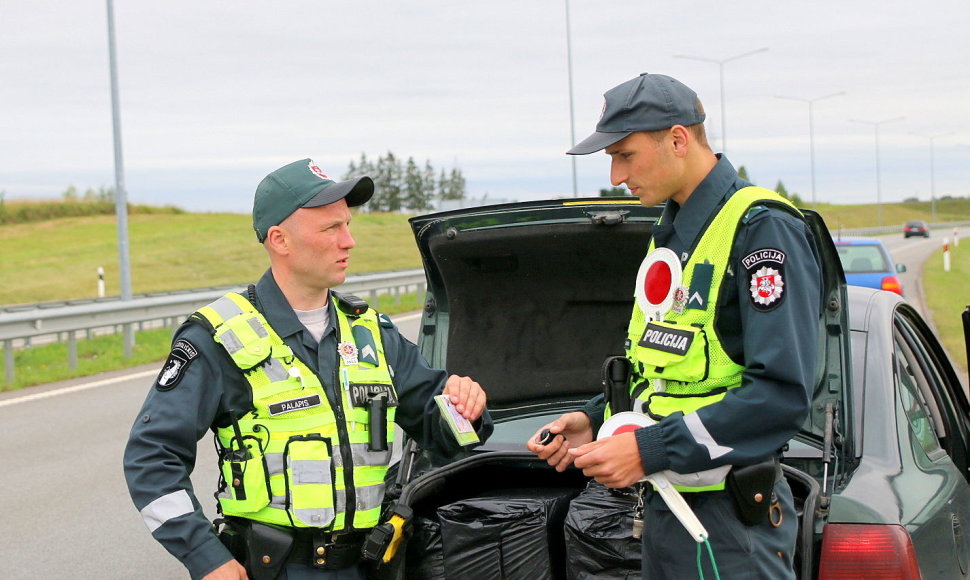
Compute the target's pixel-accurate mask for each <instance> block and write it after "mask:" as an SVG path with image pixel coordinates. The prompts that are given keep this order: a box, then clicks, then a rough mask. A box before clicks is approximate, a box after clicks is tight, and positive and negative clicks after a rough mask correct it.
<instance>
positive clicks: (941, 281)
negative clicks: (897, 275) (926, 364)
mask: <svg viewBox="0 0 970 580" xmlns="http://www.w3.org/2000/svg"><path fill="white" fill-rule="evenodd" d="M967 280H970V240H964V241H963V245H962V246H956V245H953V244H952V243H951V245H950V271H949V272H944V271H943V248H942V247H941V248H940V249H938V250H937V251H936V252H934V253H933V255H932V256H930V258H929V260H927V261H926V264H925V265H924V266H923V294H924V296H925V300H926V307H927V308H928V309H929V310H930V316H931V317H932V319H933V325H934V326H935V327H936V333H937V335H938V336H939V337H940V340H941V341H942V342H943V346H945V347H946V350H947V351H948V352H949V353H950V357H951V358H952V359H953V362H954V363H955V364H956V366H957V367H959V369H958V372H961V373H962V374H963V376H966V374H967V350H966V346H965V345H964V340H963V321H962V317H961V315H962V313H963V311H964V310H965V309H966V307H967V306H968V305H970V295H968V294H967Z"/></svg>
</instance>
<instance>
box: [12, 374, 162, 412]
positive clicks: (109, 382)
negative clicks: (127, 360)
mask: <svg viewBox="0 0 970 580" xmlns="http://www.w3.org/2000/svg"><path fill="white" fill-rule="evenodd" d="M157 374H158V369H154V370H150V371H142V372H140V373H134V374H130V375H124V376H121V377H113V378H110V379H102V380H100V381H92V382H90V383H82V384H80V385H74V386H73V387H64V388H63V389H53V390H50V391H44V392H43V393H34V394H33V395H26V396H24V397H17V398H16V399H7V400H6V401H0V407H7V406H9V405H15V404H17V403H27V402H30V401H36V400H38V399H47V398H49V397H54V396H57V395H66V394H68V393H75V392H77V391H86V390H88V389H95V388H97V387H104V386H107V385H113V384H115V383H120V382H122V381H127V380H131V379H140V378H144V377H149V376H155V375H157Z"/></svg>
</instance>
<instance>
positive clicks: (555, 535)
mask: <svg viewBox="0 0 970 580" xmlns="http://www.w3.org/2000/svg"><path fill="white" fill-rule="evenodd" d="M576 493H577V491H576V490H575V489H541V488H540V489H528V490H502V491H496V492H488V493H487V494H483V495H480V496H477V497H473V498H469V499H465V500H461V501H457V502H454V503H451V504H448V505H444V506H441V507H440V508H438V518H439V520H440V521H441V538H442V547H443V554H444V569H445V578H446V579H447V580H561V579H563V578H565V554H564V543H563V520H564V518H565V516H566V510H567V509H568V507H569V501H570V500H571V499H572V498H573V497H575V495H576Z"/></svg>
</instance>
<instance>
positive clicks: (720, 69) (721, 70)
mask: <svg viewBox="0 0 970 580" xmlns="http://www.w3.org/2000/svg"><path fill="white" fill-rule="evenodd" d="M766 50H768V47H763V48H759V49H757V50H752V51H750V52H745V53H743V54H737V55H734V56H730V57H728V58H723V59H720V60H718V59H715V58H705V57H702V56H690V55H687V54H675V55H674V58H686V59H690V60H699V61H701V62H713V63H714V64H716V65H717V66H718V77H719V79H720V80H719V83H720V86H721V152H722V153H724V154H727V114H726V113H725V110H724V63H727V62H731V61H732V60H738V59H739V58H744V57H746V56H751V55H752V54H757V53H759V52H764V51H766Z"/></svg>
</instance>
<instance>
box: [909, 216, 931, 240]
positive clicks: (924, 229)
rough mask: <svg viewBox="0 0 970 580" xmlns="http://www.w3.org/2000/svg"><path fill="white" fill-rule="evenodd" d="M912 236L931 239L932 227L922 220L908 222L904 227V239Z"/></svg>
mask: <svg viewBox="0 0 970 580" xmlns="http://www.w3.org/2000/svg"><path fill="white" fill-rule="evenodd" d="M910 236H923V237H924V238H928V237H930V227H929V226H928V225H926V222H924V221H921V220H913V221H909V222H906V225H905V226H903V237H904V238H908V237H910Z"/></svg>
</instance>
